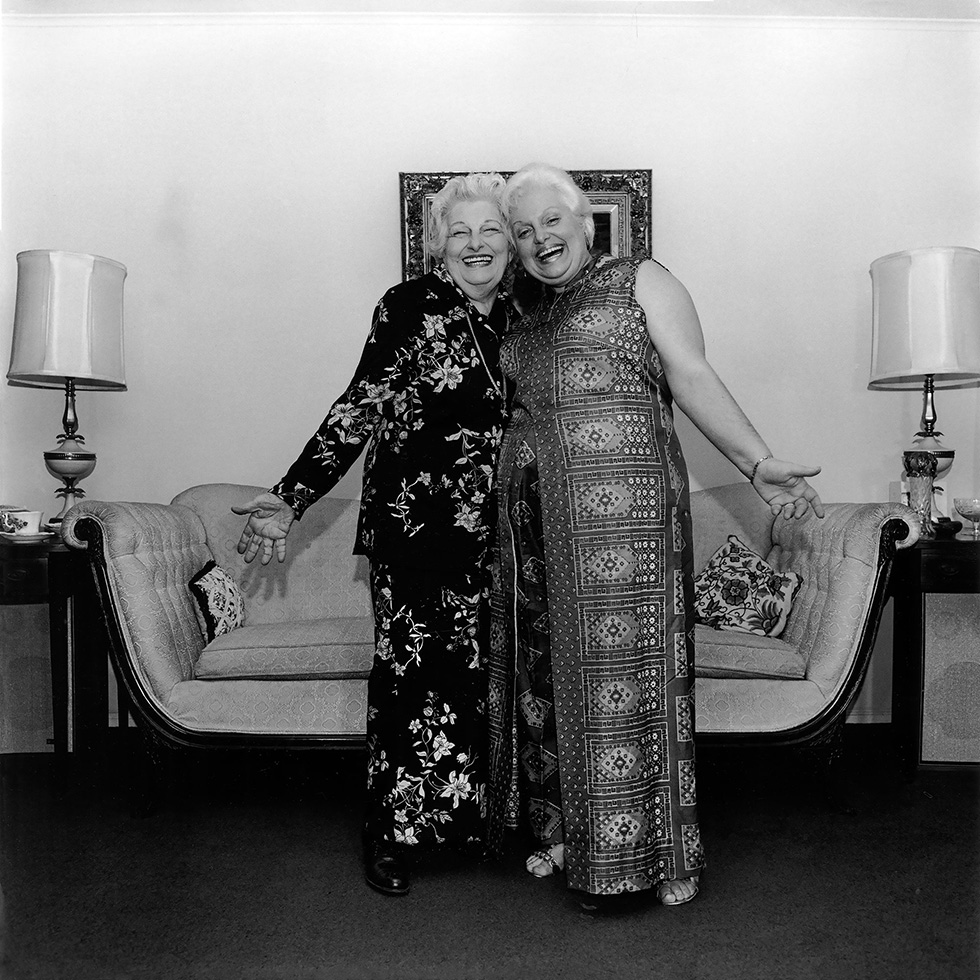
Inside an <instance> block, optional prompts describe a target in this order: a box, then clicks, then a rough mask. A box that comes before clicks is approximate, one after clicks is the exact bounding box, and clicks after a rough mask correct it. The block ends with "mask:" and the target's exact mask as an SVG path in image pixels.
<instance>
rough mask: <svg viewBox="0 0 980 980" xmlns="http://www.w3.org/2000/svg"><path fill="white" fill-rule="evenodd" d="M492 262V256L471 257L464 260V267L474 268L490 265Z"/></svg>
mask: <svg viewBox="0 0 980 980" xmlns="http://www.w3.org/2000/svg"><path fill="white" fill-rule="evenodd" d="M492 262H493V256H492V255H469V256H467V257H466V258H465V259H463V265H465V266H474V267H479V266H485V265H490V264H491V263H492Z"/></svg>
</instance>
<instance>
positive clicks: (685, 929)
mask: <svg viewBox="0 0 980 980" xmlns="http://www.w3.org/2000/svg"><path fill="white" fill-rule="evenodd" d="M851 728H853V729H861V730H860V731H851ZM851 728H849V730H848V745H847V749H846V755H845V765H844V767H843V768H842V771H841V778H840V781H839V786H838V790H837V791H836V792H835V793H834V794H833V796H832V798H831V799H830V800H828V798H827V796H826V794H825V792H823V790H824V789H825V788H826V787H825V784H824V783H822V782H821V780H820V778H819V775H818V774H816V773H815V772H814V771H813V770H811V769H810V768H809V767H807V766H805V765H803V764H802V760H801V758H800V756H799V755H798V754H797V753H792V752H782V753H757V752H748V751H738V752H734V751H728V752H721V751H718V750H716V751H715V752H713V753H707V752H702V753H701V756H700V757H699V771H698V800H699V804H700V813H701V829H702V836H703V839H704V843H705V848H706V851H707V855H708V862H709V867H708V870H707V871H706V872H705V874H704V876H703V879H702V887H701V893H700V895H699V896H698V897H697V898H696V899H695V901H693V902H692V903H690V904H688V905H685V906H683V907H679V908H673V909H671V908H663V907H661V906H659V905H657V904H656V903H655V902H654V901H651V900H650V898H649V896H640V897H631V898H625V899H621V900H616V901H615V902H613V903H611V904H610V905H609V906H608V907H603V908H601V909H600V910H598V911H596V912H586V911H584V910H583V909H582V907H581V906H580V904H579V902H578V896H577V894H576V893H573V892H569V891H567V890H566V889H565V888H564V883H563V880H562V879H561V878H558V877H556V878H552V879H548V880H542V881H539V880H535V879H533V878H532V877H531V876H530V875H528V874H527V873H526V872H525V871H524V870H523V859H524V853H525V848H524V846H523V842H522V841H517V840H515V841H514V842H513V844H512V847H511V848H510V850H509V852H508V854H507V856H506V858H505V859H504V860H503V861H501V862H486V863H477V862H474V861H473V860H471V859H469V858H466V859H464V858H460V857H455V856H451V855H444V856H440V857H438V858H437V859H431V860H429V861H426V862H424V863H423V864H422V865H421V866H420V867H419V868H417V870H416V872H415V874H414V877H413V886H412V892H411V894H410V895H409V896H407V897H405V898H397V899H391V898H385V897H383V896H381V895H377V894H375V893H374V892H372V891H370V890H369V889H368V888H367V887H366V886H365V885H364V883H363V879H362V876H361V865H360V852H359V848H358V842H359V824H360V793H361V784H362V776H361V760H360V757H359V755H358V754H356V753H354V754H351V753H347V754H337V753H328V752H324V753H307V754H293V755H254V754H253V755H242V754H235V753H223V754H219V755H208V756H204V755H192V756H188V757H185V758H183V759H182V760H181V761H180V763H179V765H178V767H177V769H176V773H175V774H172V775H171V778H170V779H169V780H168V783H167V789H166V793H165V797H164V801H163V806H162V807H161V809H160V810H159V811H158V812H157V813H156V814H155V815H154V816H152V817H149V818H146V819H136V818H133V817H132V816H130V810H129V798H128V795H127V793H126V792H125V791H124V790H123V789H122V788H121V787H120V785H119V783H120V782H121V780H120V779H118V778H116V773H117V772H120V771H124V770H125V765H124V763H123V762H122V761H121V760H118V761H115V762H111V761H110V762H109V763H107V764H106V765H105V766H104V767H103V768H102V769H101V771H100V772H98V773H91V772H89V773H79V772H77V771H74V772H73V773H71V775H70V778H66V777H65V776H64V774H62V773H59V771H58V769H57V768H56V766H55V760H54V759H53V757H51V756H46V755H37V756H3V757H0V794H2V795H0V885H2V889H3V900H4V910H3V926H4V928H3V939H4V944H5V948H4V954H3V957H2V972H0V976H2V978H3V980H90V978H91V980H158V978H159V980H205V978H206V980H225V978H227V980H313V978H350V980H359V978H389V977H390V978H404V980H423V978H424V980H429V978H431V980H482V978H495V980H496V978H501V980H504V978H507V980H510V978H513V980H523V978H534V980H548V978H552V977H562V978H590V980H591V978H606V977H610V978H622V980H629V978H634V977H635V978H640V977H642V978H650V977H665V978H670V980H702V978H712V980H713V978H718V980H769V978H774V980H775V978H778V980H786V978H790V980H796V978H801V980H810V978H813V980H835V978H842V980H879V978H880V980H908V978H919V977H922V978H930V980H938V978H943V980H945V978H957V980H958V978H964V980H976V978H977V977H980V965H978V948H980V931H978V927H980V903H978V892H980V888H978V885H980V874H978V871H980V867H978V865H980V862H978V850H980V847H978V845H980V837H978V833H977V831H978V803H980V793H978V776H977V773H976V771H975V770H971V771H962V770H958V771H946V770H942V771H924V772H920V773H919V775H918V776H917V778H916V779H915V780H914V781H908V780H905V779H903V778H902V776H901V775H900V773H899V772H898V771H897V768H896V767H895V765H894V764H893V763H892V762H891V759H890V754H889V751H888V744H887V727H884V726H883V727H882V730H878V728H877V726H874V730H873V731H872V730H870V729H871V728H872V726H851Z"/></svg>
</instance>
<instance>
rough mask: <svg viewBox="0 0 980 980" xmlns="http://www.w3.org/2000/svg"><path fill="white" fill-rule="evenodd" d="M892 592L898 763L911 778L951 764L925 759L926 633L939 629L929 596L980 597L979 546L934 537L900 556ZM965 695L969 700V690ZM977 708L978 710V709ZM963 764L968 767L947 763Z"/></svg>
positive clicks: (979, 657)
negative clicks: (929, 609) (922, 770)
mask: <svg viewBox="0 0 980 980" xmlns="http://www.w3.org/2000/svg"><path fill="white" fill-rule="evenodd" d="M891 591H892V596H893V597H894V600H895V601H894V609H895V642H894V671H893V681H892V724H893V727H894V729H895V735H896V746H897V749H898V753H899V759H900V761H901V764H902V766H903V769H904V770H905V772H906V773H907V774H912V773H914V772H915V771H916V770H917V769H918V768H920V767H926V766H944V765H947V763H943V762H937V761H928V760H927V761H924V760H923V758H922V756H923V751H922V750H923V737H922V733H923V721H924V716H923V706H924V700H925V696H926V690H925V685H926V680H927V672H926V660H927V656H928V651H927V648H926V644H927V638H928V631H929V630H930V628H931V627H933V626H934V625H935V624H932V623H930V622H929V619H928V616H927V601H926V599H927V596H928V595H929V594H937V593H938V594H943V593H944V594H952V595H956V594H972V595H977V594H980V541H976V540H974V539H972V538H965V537H963V536H962V535H960V536H957V537H955V538H930V539H928V540H920V541H918V542H917V543H916V544H915V545H914V546H913V547H911V548H909V549H908V550H906V551H899V552H898V554H897V556H896V558H895V567H894V570H893V578H892V590H891ZM974 639H975V642H969V643H968V645H969V646H971V647H972V649H973V650H975V651H977V653H976V656H975V658H974V659H975V660H976V661H980V635H977V636H976V637H975V638H974ZM978 670H980V668H978ZM978 676H980V674H978ZM963 693H964V696H967V692H966V690H965V689H964V691H963ZM977 709H978V710H980V705H978V706H977ZM978 746H980V743H978ZM970 761H972V760H970ZM977 761H980V756H978V757H977ZM964 764H969V763H964V762H951V763H949V765H964Z"/></svg>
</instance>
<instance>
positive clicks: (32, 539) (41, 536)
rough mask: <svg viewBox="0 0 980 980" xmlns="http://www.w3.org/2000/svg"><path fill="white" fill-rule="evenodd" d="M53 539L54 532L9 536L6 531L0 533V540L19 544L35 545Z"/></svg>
mask: <svg viewBox="0 0 980 980" xmlns="http://www.w3.org/2000/svg"><path fill="white" fill-rule="evenodd" d="M53 537H54V531H38V532H37V533H36V534H11V533H9V532H8V531H0V538H3V539H4V540H5V541H17V542H19V543H20V544H37V543H38V541H46V540H47V539H48V538H53Z"/></svg>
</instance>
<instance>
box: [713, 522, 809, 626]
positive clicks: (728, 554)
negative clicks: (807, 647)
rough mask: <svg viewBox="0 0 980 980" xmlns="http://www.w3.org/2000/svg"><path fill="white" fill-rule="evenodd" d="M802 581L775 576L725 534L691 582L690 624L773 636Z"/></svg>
mask: <svg viewBox="0 0 980 980" xmlns="http://www.w3.org/2000/svg"><path fill="white" fill-rule="evenodd" d="M802 581H803V580H802V579H801V578H800V576H799V575H797V574H796V573H795V572H777V571H776V570H775V569H774V568H773V567H772V565H770V564H769V563H768V562H767V561H766V560H765V559H764V558H762V557H761V556H760V555H757V554H756V553H755V552H754V551H752V550H751V548H747V547H746V546H745V545H744V544H743V543H742V542H741V540H739V538H738V536H737V535H735V534H730V535H729V536H728V543H727V544H725V545H722V547H720V548H719V549H718V550H717V551H716V552H715V553H714V555H713V556H712V557H711V560H710V561H709V562H708V564H707V565H706V566H705V567H704V569H703V570H702V571H701V573H700V574H699V575H698V577H697V578H696V579H695V582H694V609H695V617H696V622H698V623H703V624H704V625H705V626H713V627H714V628H715V629H719V630H735V631H738V632H742V633H755V634H758V635H759V636H779V634H780V633H781V632H782V631H783V628H784V627H785V626H786V620H787V618H788V617H789V614H790V610H791V609H792V608H793V597H794V596H795V595H796V593H797V592H798V591H799V588H800V585H801V584H802Z"/></svg>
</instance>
